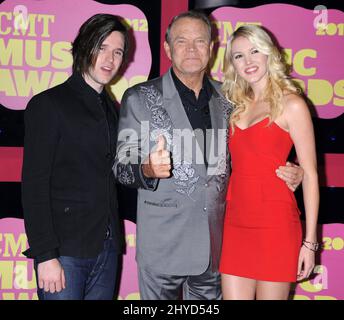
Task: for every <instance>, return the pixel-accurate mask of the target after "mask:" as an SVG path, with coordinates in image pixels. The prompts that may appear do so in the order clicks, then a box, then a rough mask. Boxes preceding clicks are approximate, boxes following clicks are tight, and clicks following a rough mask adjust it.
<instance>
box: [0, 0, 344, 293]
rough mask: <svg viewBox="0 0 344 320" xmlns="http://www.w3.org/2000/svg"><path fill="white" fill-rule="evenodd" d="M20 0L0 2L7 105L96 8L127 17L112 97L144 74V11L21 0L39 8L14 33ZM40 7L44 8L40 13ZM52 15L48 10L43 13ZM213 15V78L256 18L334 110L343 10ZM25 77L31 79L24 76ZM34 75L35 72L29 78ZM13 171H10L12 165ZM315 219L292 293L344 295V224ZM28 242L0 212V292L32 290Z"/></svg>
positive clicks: (273, 8) (333, 159) (18, 103)
mask: <svg viewBox="0 0 344 320" xmlns="http://www.w3.org/2000/svg"><path fill="white" fill-rule="evenodd" d="M21 2H22V1H17V0H11V1H9V0H7V1H5V2H4V3H2V4H1V5H0V12H3V13H2V14H1V16H0V19H1V28H0V32H1V37H0V48H1V46H2V48H6V50H7V51H6V52H7V55H8V56H7V55H3V54H2V55H1V56H0V102H1V103H2V104H3V105H5V106H6V107H8V108H10V109H24V108H25V105H26V103H27V101H28V99H29V98H30V97H31V96H32V94H35V93H38V92H39V91H42V90H45V89H47V88H48V87H50V86H52V85H56V84H57V83H59V82H62V81H63V80H64V79H65V78H66V77H67V76H68V75H69V74H70V72H71V57H70V56H68V54H67V49H68V43H69V42H70V41H72V40H73V39H74V37H75V35H76V32H77V30H78V28H79V26H80V25H81V23H82V22H83V21H84V20H86V19H87V18H88V17H89V16H91V15H93V14H95V13H96V12H108V13H114V14H118V15H120V16H122V17H125V18H127V19H129V21H130V23H131V25H132V26H133V28H134V31H135V34H134V36H135V38H136V54H135V57H134V61H133V62H132V64H131V65H130V66H129V68H128V70H127V72H126V73H125V75H124V78H123V80H122V81H120V82H119V83H117V84H116V85H115V86H114V87H113V88H112V91H113V92H114V94H115V96H116V98H117V99H118V100H119V101H120V99H121V96H122V94H123V92H124V90H125V89H126V88H128V87H129V86H131V85H133V84H134V83H137V82H140V81H144V80H146V79H147V76H148V74H149V70H150V67H151V54H150V48H149V44H148V34H147V26H148V25H147V21H146V19H145V17H144V15H143V13H142V12H141V11H140V10H138V9H137V8H135V7H133V6H128V5H103V4H100V3H96V2H93V1H91V0H87V1H85V0H78V1H67V0H60V1H58V2H57V1H48V0H44V1H37V0H36V1H34V0H29V1H25V6H26V8H27V9H28V12H29V13H31V14H36V15H37V16H35V19H36V20H35V19H33V18H30V19H33V20H32V21H34V22H31V23H33V25H34V26H35V28H34V27H33V25H32V26H31V28H32V29H31V33H30V29H28V30H27V32H26V34H25V35H22V34H21V31H20V30H19V31H18V32H19V34H13V32H14V30H13V26H14V21H15V19H13V11H15V10H14V9H15V7H16V5H19V4H20V3H21ZM81 3H82V4H81ZM76 12H77V14H76ZM39 15H42V16H41V18H39ZM50 16H51V17H53V18H49V17H50ZM213 17H214V18H215V19H216V24H217V26H218V29H219V45H220V50H219V52H218V55H217V60H216V61H215V64H214V67H213V69H212V74H213V76H214V77H215V78H218V79H221V65H222V55H223V48H224V45H225V42H226V41H227V39H228V36H229V34H230V33H231V32H232V31H233V30H234V29H235V28H236V27H237V26H239V25H240V24H241V23H252V22H254V23H261V24H263V25H264V26H266V27H267V28H268V29H270V30H271V31H273V32H274V33H275V35H276V37H277V38H278V39H279V41H280V43H281V45H282V46H283V47H285V48H287V49H288V51H287V52H289V55H290V57H291V59H292V61H293V62H294V64H295V76H296V77H298V78H299V79H301V80H302V81H303V82H304V84H305V89H306V92H307V94H308V96H309V98H310V99H311V100H312V101H313V103H314V104H315V106H316V109H317V112H318V115H319V117H322V118H333V117H336V116H338V115H340V114H341V113H342V112H343V111H342V110H343V106H344V80H343V71H342V70H344V60H343V59H342V52H344V50H343V49H344V42H343V33H344V29H343V23H341V22H340V21H344V14H343V13H342V12H340V11H336V10H329V11H328V23H329V24H328V26H329V27H328V28H327V29H326V30H325V31H323V30H320V31H319V29H318V30H317V29H316V28H314V26H313V22H314V20H315V19H316V17H317V14H316V13H313V11H311V10H305V9H302V8H298V7H295V6H289V5H265V6H260V7H256V8H251V9H237V8H230V7H223V8H219V9H217V10H215V11H214V12H213ZM39 19H40V20H39ZM29 21H31V20H29ZM35 21H36V22H35ZM39 21H40V22H39ZM44 21H45V22H44ZM19 22H20V21H17V23H19ZM44 23H46V25H44ZM34 29H35V30H34ZM6 32H8V34H6ZM29 40H30V41H31V42H30V41H29ZM26 41H29V42H26ZM32 41H33V42H32ZM43 41H45V44H44V45H45V46H48V47H49V48H50V50H48V51H49V59H48V62H45V63H43V62H41V63H42V65H40V66H38V65H34V63H33V61H34V60H37V61H40V60H41V59H40V57H41V56H40V52H41V51H40V50H42V49H41V48H42V46H43ZM1 50H2V49H1ZM11 50H12V51H11ZM18 50H19V53H17V51H18ZM35 50H36V51H35ZM45 50H46V49H45ZM30 52H31V53H30ZM43 52H45V51H43ZM30 54H31V55H30ZM26 55H28V57H26ZM6 57H7V58H6ZM37 64H38V62H37ZM30 79H31V81H28V80H30ZM33 79H36V80H35V81H32V80H33ZM37 79H38V80H37ZM53 79H55V80H54V81H55V82H54V81H53ZM37 83H39V85H37ZM0 149H2V150H0V151H1V152H0V155H1V156H2V159H1V160H2V161H1V164H2V167H1V168H0V176H1V177H6V178H5V179H2V181H19V179H20V175H19V174H18V173H19V172H20V170H19V171H18V167H19V169H20V167H21V157H22V150H21V148H0ZM10 149H11V150H10ZM12 153H13V154H12ZM325 156H326V163H327V167H326V168H324V172H325V174H326V176H327V178H328V181H329V183H330V185H333V186H344V171H343V157H342V155H334V154H329V155H325ZM14 171H15V173H12V172H14ZM138 214H140V213H138ZM125 226H126V240H127V254H126V255H125V256H124V262H123V275H122V282H121V287H120V297H119V298H120V299H139V294H138V285H137V270H136V263H135V247H136V238H135V234H136V233H135V225H134V224H133V223H131V222H126V224H125ZM319 227H320V229H321V230H322V236H323V241H324V250H323V251H322V252H321V256H320V261H319V264H318V265H317V268H316V270H315V277H314V278H313V279H312V280H310V281H306V282H303V283H302V284H298V285H297V287H296V291H295V297H294V298H295V299H343V298H344V289H343V288H344V283H343V282H344V279H343V276H342V274H341V270H342V269H343V265H344V264H343V263H344V261H343V260H344V256H343V252H344V251H343V250H344V226H343V225H341V224H330V225H324V226H319ZM26 248H27V240H26V235H25V232H24V226H23V221H22V220H20V219H12V218H9V219H2V220H0V299H36V298H37V295H36V283H35V278H34V273H33V265H32V261H31V260H28V259H26V258H25V257H24V256H23V255H21V252H22V251H24V250H25V249H26Z"/></svg>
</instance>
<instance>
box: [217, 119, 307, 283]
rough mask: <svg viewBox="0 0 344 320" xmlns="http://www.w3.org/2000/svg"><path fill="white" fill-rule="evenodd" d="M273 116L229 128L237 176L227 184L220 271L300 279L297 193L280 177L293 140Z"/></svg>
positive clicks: (246, 276) (233, 174) (266, 279)
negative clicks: (248, 124)
mask: <svg viewBox="0 0 344 320" xmlns="http://www.w3.org/2000/svg"><path fill="white" fill-rule="evenodd" d="M268 123H269V119H268V118H265V119H263V120H262V121H260V122H258V123H256V124H254V125H252V126H250V127H248V128H247V129H244V130H243V129H240V128H238V127H235V132H234V134H233V133H232V131H230V139H229V148H230V149H229V150H230V152H231V156H232V174H231V177H230V182H229V186H228V193H227V208H226V216H225V223H224V234H223V246H222V256H221V262H220V272H221V273H226V274H232V275H236V276H240V277H245V278H251V279H257V280H263V281H278V282H295V281H296V277H297V264H298V256H299V252H300V247H301V241H302V230H301V223H300V218H299V213H300V212H299V210H298V208H297V203H296V200H295V197H294V194H293V192H292V191H290V190H289V189H288V187H287V185H286V184H285V182H283V181H282V180H281V179H279V178H278V177H277V176H276V173H275V170H276V169H277V168H278V167H279V166H280V165H285V162H286V159H287V157H288V154H289V152H290V150H291V147H292V145H293V142H292V140H291V138H290V135H289V133H288V132H286V131H285V130H283V129H282V128H280V127H279V126H278V125H277V124H276V123H272V124H271V125H269V126H268Z"/></svg>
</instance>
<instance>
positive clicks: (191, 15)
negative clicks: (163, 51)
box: [165, 10, 211, 44]
mask: <svg viewBox="0 0 344 320" xmlns="http://www.w3.org/2000/svg"><path fill="white" fill-rule="evenodd" d="M182 18H190V19H197V20H201V21H203V22H204V24H205V25H206V26H207V29H208V32H209V42H210V41H211V22H210V20H209V19H208V17H207V16H206V15H205V14H204V13H202V12H199V11H192V10H191V11H186V12H183V13H181V14H178V15H177V16H175V17H174V18H173V19H172V21H171V22H170V24H169V25H168V27H167V30H166V33H165V41H166V42H167V43H168V44H170V41H171V29H172V26H173V25H174V24H175V23H176V22H177V21H178V20H179V19H182Z"/></svg>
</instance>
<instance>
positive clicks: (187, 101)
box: [171, 70, 212, 166]
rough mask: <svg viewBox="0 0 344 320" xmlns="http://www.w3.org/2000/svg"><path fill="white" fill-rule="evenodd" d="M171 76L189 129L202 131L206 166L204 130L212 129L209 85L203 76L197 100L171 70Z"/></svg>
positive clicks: (206, 78)
mask: <svg viewBox="0 0 344 320" xmlns="http://www.w3.org/2000/svg"><path fill="white" fill-rule="evenodd" d="M171 74H172V78H173V81H174V84H175V86H176V88H177V91H178V93H179V96H180V99H181V100H182V104H183V106H184V109H185V112H186V114H187V116H188V119H189V122H190V124H191V127H192V128H193V130H196V129H201V130H202V131H203V137H204V145H203V146H201V147H203V150H202V151H203V155H204V161H205V164H206V166H207V159H206V156H205V155H206V154H207V150H206V130H207V129H211V128H212V125H211V118H210V113H209V101H210V99H211V96H212V87H211V84H210V82H209V79H208V77H207V76H206V75H204V78H203V85H202V88H201V90H200V92H199V95H198V98H196V94H195V92H194V91H193V90H192V89H189V88H188V87H187V86H186V85H185V84H184V83H183V82H181V81H180V80H179V79H178V77H177V76H176V74H175V73H174V72H173V70H171Z"/></svg>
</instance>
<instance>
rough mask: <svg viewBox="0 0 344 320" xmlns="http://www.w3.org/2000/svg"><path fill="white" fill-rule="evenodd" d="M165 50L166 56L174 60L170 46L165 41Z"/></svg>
mask: <svg viewBox="0 0 344 320" xmlns="http://www.w3.org/2000/svg"><path fill="white" fill-rule="evenodd" d="M164 49H165V52H166V55H167V57H168V58H169V59H170V60H172V56H171V48H170V45H169V44H168V43H167V42H166V41H164Z"/></svg>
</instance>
